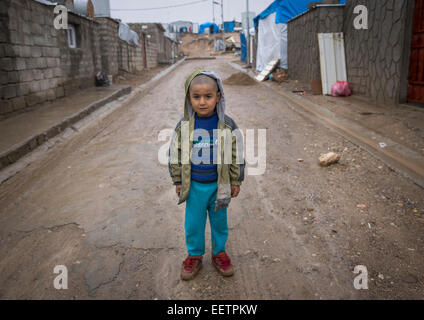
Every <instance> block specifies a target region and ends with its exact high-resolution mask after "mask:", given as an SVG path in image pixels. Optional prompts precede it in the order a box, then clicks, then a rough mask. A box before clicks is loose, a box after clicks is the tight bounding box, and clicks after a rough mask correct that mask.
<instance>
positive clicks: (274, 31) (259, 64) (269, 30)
mask: <svg viewBox="0 0 424 320" xmlns="http://www.w3.org/2000/svg"><path fill="white" fill-rule="evenodd" d="M275 15H276V13H275V12H274V13H272V14H270V15H269V16H268V17H267V18H265V19H262V20H260V21H259V34H258V49H257V54H256V69H257V70H258V71H262V70H263V69H264V68H265V67H266V65H267V63H269V62H270V61H271V60H273V59H275V58H279V59H280V67H281V68H284V69H287V68H288V64H287V24H285V23H279V24H276V23H275V22H274V21H275Z"/></svg>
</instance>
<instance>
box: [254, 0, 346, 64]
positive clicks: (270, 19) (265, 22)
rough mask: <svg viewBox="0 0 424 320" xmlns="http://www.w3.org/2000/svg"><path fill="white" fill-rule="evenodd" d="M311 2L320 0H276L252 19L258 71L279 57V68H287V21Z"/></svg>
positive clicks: (306, 8)
mask: <svg viewBox="0 0 424 320" xmlns="http://www.w3.org/2000/svg"><path fill="white" fill-rule="evenodd" d="M341 1H342V2H345V0H341ZM311 2H322V0H315V1H311V0H276V1H274V2H273V3H271V4H270V5H269V6H268V8H266V9H265V10H264V11H262V12H261V13H260V14H259V15H257V16H256V17H255V18H254V19H253V21H254V25H255V29H256V28H258V47H257V53H256V69H257V70H258V71H262V70H263V69H264V68H265V66H266V64H267V63H268V62H269V61H271V60H273V59H275V58H279V59H280V67H281V68H285V69H287V68H288V62H287V21H289V20H290V19H292V18H294V17H296V16H298V15H300V14H302V13H304V12H306V11H308V5H309V4H310V3H311ZM324 2H326V1H324Z"/></svg>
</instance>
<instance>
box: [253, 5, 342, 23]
mask: <svg viewBox="0 0 424 320" xmlns="http://www.w3.org/2000/svg"><path fill="white" fill-rule="evenodd" d="M313 1H322V0H276V1H274V2H273V3H271V4H270V5H269V7H268V8H266V9H265V10H264V11H262V12H261V13H260V14H259V15H257V16H256V17H255V18H254V19H253V21H254V23H255V29H256V28H257V27H258V23H259V20H262V19H265V18H266V17H268V16H269V15H270V14H273V13H274V12H276V13H277V14H276V15H275V23H287V21H289V20H290V19H293V18H294V17H296V16H298V15H299V14H301V13H304V12H306V11H308V4H309V3H311V2H313ZM345 3H346V0H340V4H345Z"/></svg>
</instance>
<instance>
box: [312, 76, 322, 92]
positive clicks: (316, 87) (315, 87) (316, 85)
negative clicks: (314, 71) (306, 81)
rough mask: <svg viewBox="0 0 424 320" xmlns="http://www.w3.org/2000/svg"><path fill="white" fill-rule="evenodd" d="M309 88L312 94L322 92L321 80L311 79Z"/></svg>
mask: <svg viewBox="0 0 424 320" xmlns="http://www.w3.org/2000/svg"><path fill="white" fill-rule="evenodd" d="M311 90H312V94H313V95H320V94H322V83H321V80H312V81H311Z"/></svg>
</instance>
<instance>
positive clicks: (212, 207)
mask: <svg viewBox="0 0 424 320" xmlns="http://www.w3.org/2000/svg"><path fill="white" fill-rule="evenodd" d="M185 94H186V97H185V105H184V118H183V119H182V120H181V121H180V122H179V123H178V125H177V127H176V128H175V133H174V137H173V139H172V141H171V145H170V149H169V150H170V152H169V155H170V162H169V172H170V174H171V178H172V181H173V183H174V185H175V186H176V187H175V188H176V192H177V194H178V196H179V203H178V204H181V203H183V202H184V201H186V210H185V223H184V227H185V238H186V245H187V251H188V257H187V258H186V259H185V261H184V262H183V265H182V270H181V279H182V280H191V279H193V278H194V277H195V276H196V275H197V273H198V272H199V270H200V268H201V266H202V258H203V255H204V253H205V226H206V219H207V215H208V213H209V222H210V226H211V238H212V263H213V265H214V266H215V267H216V268H217V270H218V271H219V272H220V273H221V274H222V275H223V276H231V275H232V274H233V273H234V270H233V266H232V264H231V260H230V258H229V257H228V255H227V254H226V252H225V244H226V241H227V238H228V224H227V207H228V205H229V203H230V201H231V198H235V197H237V196H238V194H239V192H240V186H241V183H242V181H243V179H244V167H245V165H244V160H243V141H242V138H241V135H240V133H239V132H238V128H237V125H236V124H235V122H234V121H233V120H232V119H231V118H230V117H228V116H227V115H225V95H224V90H223V86H222V81H221V79H220V78H219V77H218V76H217V75H216V74H215V73H213V72H211V71H204V70H202V69H196V70H195V71H194V72H193V73H192V74H191V75H190V76H189V78H188V79H187V81H186V84H185Z"/></svg>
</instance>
